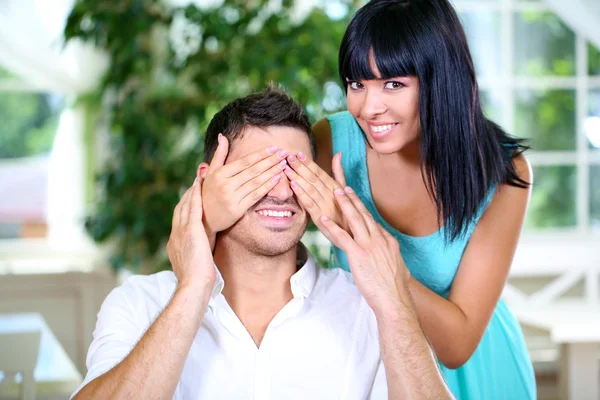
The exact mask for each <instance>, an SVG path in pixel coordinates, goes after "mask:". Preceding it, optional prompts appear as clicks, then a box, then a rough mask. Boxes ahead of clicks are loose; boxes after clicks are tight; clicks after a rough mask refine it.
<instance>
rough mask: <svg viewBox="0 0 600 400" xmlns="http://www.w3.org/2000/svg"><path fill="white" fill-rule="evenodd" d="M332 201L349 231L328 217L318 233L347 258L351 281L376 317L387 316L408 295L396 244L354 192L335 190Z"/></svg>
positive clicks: (408, 275)
mask: <svg viewBox="0 0 600 400" xmlns="http://www.w3.org/2000/svg"><path fill="white" fill-rule="evenodd" d="M335 199H336V201H337V203H338V205H339V207H340V209H341V211H342V214H343V217H344V219H345V220H346V221H347V223H348V227H349V232H350V233H351V234H350V233H348V232H346V230H344V229H342V228H340V226H339V225H338V224H337V223H335V222H334V221H332V220H331V219H329V218H327V217H323V218H321V225H322V226H323V229H321V232H322V233H323V234H324V235H325V237H327V239H329V240H330V241H331V242H332V243H333V244H334V245H336V246H337V247H339V248H340V249H342V250H343V251H344V252H345V253H346V256H347V258H348V263H349V264H350V271H351V272H352V276H353V277H354V281H355V282H356V285H357V286H358V289H359V290H360V292H361V293H362V295H363V297H364V298H365V300H366V301H367V303H368V304H369V306H370V307H371V308H372V309H373V310H374V311H375V313H376V314H378V313H380V312H381V313H383V314H382V315H386V311H385V310H386V309H388V308H390V307H394V306H395V305H396V304H397V303H398V301H399V300H400V299H401V298H403V297H404V296H405V295H406V293H408V287H407V286H408V281H409V278H410V272H409V271H408V268H407V267H406V264H405V263H404V260H403V258H402V255H401V254H400V244H399V243H398V241H397V240H396V239H395V238H394V237H393V236H392V235H391V234H390V233H389V232H388V231H386V230H385V229H384V228H383V227H382V226H381V225H380V224H378V223H377V222H376V221H375V219H373V216H372V215H371V214H370V213H369V211H368V210H367V209H366V207H365V206H364V204H363V203H362V202H361V201H360V199H359V198H358V196H357V195H356V194H355V193H354V191H353V190H352V189H351V188H350V187H349V186H347V187H346V188H345V190H342V189H336V190H335Z"/></svg>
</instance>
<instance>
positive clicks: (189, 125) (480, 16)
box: [0, 0, 600, 400]
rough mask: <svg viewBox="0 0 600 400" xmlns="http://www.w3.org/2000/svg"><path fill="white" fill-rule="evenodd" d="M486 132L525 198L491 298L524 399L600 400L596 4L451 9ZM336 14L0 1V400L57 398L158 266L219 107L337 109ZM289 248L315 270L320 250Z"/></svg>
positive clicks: (513, 0)
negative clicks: (522, 141)
mask: <svg viewBox="0 0 600 400" xmlns="http://www.w3.org/2000/svg"><path fill="white" fill-rule="evenodd" d="M452 3H453V4H454V6H455V8H456V10H457V11H458V13H459V15H460V18H461V21H462V23H463V26H464V28H465V31H466V33H467V36H468V40H469V44H470V48H471V52H472V55H473V58H474V62H475V66H476V70H477V74H478V79H479V86H480V92H481V97H482V99H483V102H484V106H485V111H486V113H487V115H488V117H489V118H490V119H492V120H494V121H495V122H497V123H498V124H499V125H501V126H502V127H503V128H504V129H506V130H507V131H508V132H509V133H512V134H514V135H516V136H518V137H523V138H528V139H530V144H531V146H532V150H531V151H530V152H529V153H528V158H529V160H530V162H531V163H532V166H533V170H534V176H535V183H534V189H533V194H532V198H531V203H530V206H529V211H528V215H527V221H526V226H525V230H524V232H523V234H522V237H521V240H520V244H519V248H518V251H517V255H516V257H515V260H514V263H513V267H512V269H511V276H510V279H509V282H508V284H507V287H506V290H505V292H504V294H503V296H504V298H505V300H506V301H507V303H508V304H509V306H510V307H511V309H512V310H513V311H514V312H515V314H516V315H517V317H518V318H519V320H520V322H521V323H522V327H523V329H524V331H525V333H526V339H527V343H528V348H529V351H530V354H531V357H532V359H533V360H534V365H535V369H536V376H537V381H538V388H539V398H540V399H559V398H561V399H567V398H569V399H577V400H579V399H598V398H600V365H599V363H598V361H599V353H598V343H600V295H599V286H600V278H599V274H598V271H599V270H600V1H598V0H570V1H568V2H565V1H564V0H456V1H453V2H452ZM362 4H364V1H350V0H302V1H300V0H295V1H285V0H278V1H276V0H254V1H233V0H232V1H223V0H121V1H119V2H115V1H110V0H53V1H52V2H50V1H47V0H0V371H2V372H0V398H18V396H20V395H23V396H25V397H24V398H26V397H29V398H33V397H32V396H37V398H42V399H65V398H68V396H69V395H70V393H71V392H72V391H73V390H74V389H75V388H76V387H77V386H78V384H79V382H80V381H81V377H82V376H83V375H84V374H85V372H86V370H85V356H86V353H87V348H88V346H89V344H90V342H91V339H92V337H91V333H92V331H93V328H94V324H95V319H96V313H97V311H98V309H99V307H100V304H101V303H102V300H103V299H104V298H105V296H106V295H107V294H108V292H109V291H110V290H111V289H112V288H113V287H114V286H115V285H117V284H119V282H121V281H122V279H123V278H124V277H126V276H128V275H129V274H131V273H152V272H156V271H159V270H161V269H166V268H168V262H167V257H166V251H165V244H166V240H167V239H168V236H169V233H170V227H171V215H172V210H173V208H174V206H175V204H176V203H177V201H178V198H179V193H180V190H181V189H182V188H184V187H187V186H189V185H190V184H191V183H192V181H193V179H194V175H195V169H196V166H197V165H198V163H199V162H200V161H201V160H202V158H201V155H202V151H203V149H202V143H203V141H202V140H203V137H202V134H203V131H204V129H205V127H206V126H207V124H208V122H209V121H210V118H211V117H212V116H213V115H214V113H215V112H216V111H218V110H219V109H220V108H221V107H222V106H223V105H225V104H226V103H228V102H229V101H231V100H232V99H233V98H236V97H239V96H244V95H246V94H248V93H249V92H251V91H253V90H260V89H262V88H264V87H265V85H266V83H267V82H269V81H275V82H280V83H282V84H283V85H284V87H285V88H286V89H287V90H288V92H289V93H290V94H292V95H293V96H294V97H295V98H296V99H297V100H299V101H300V102H301V103H302V104H303V106H304V107H305V109H306V111H307V112H308V114H309V116H310V118H311V121H312V122H315V121H316V120H318V119H319V118H321V117H323V116H325V115H327V114H329V113H333V112H336V111H340V110H344V109H345V99H344V94H343V91H342V89H341V87H340V85H339V82H338V80H339V79H338V76H337V54H338V46H339V43H340V41H341V37H342V35H343V32H344V30H345V27H346V25H347V23H348V21H349V19H350V17H351V16H352V14H353V13H354V11H355V10H356V9H357V8H358V7H360V6H361V5H362ZM303 240H304V242H305V243H306V244H307V245H309V246H310V247H311V249H312V250H313V253H314V254H315V255H316V256H317V257H318V258H319V260H320V261H321V263H322V264H323V265H326V264H327V259H328V255H329V247H328V244H327V243H326V241H325V240H324V238H323V237H322V236H321V235H320V234H319V233H318V232H316V231H315V230H314V229H311V231H309V232H307V233H306V235H305V237H304V239H303Z"/></svg>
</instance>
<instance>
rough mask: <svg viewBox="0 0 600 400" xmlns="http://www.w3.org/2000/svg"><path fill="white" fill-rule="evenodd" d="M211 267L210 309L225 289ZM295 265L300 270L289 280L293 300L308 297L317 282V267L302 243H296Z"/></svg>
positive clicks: (221, 280) (221, 279) (217, 269)
mask: <svg viewBox="0 0 600 400" xmlns="http://www.w3.org/2000/svg"><path fill="white" fill-rule="evenodd" d="M213 265H214V267H215V272H216V274H217V278H216V280H215V284H214V286H213V290H212V294H211V296H210V301H209V303H208V305H209V306H211V307H212V306H214V301H215V299H216V298H217V297H218V296H219V295H220V294H221V293H222V292H223V288H224V287H225V281H224V280H223V275H221V272H220V271H219V268H218V267H217V265H216V264H213ZM296 265H298V266H300V268H299V269H298V271H297V272H296V273H295V274H294V275H292V277H291V279H290V285H291V289H292V294H293V295H294V297H295V298H306V297H308V296H309V295H310V293H311V292H312V290H313V288H314V287H315V283H316V281H317V266H316V264H315V260H314V258H313V256H312V254H310V252H309V251H308V249H307V248H306V247H305V246H304V244H302V242H299V243H298V251H297V253H296Z"/></svg>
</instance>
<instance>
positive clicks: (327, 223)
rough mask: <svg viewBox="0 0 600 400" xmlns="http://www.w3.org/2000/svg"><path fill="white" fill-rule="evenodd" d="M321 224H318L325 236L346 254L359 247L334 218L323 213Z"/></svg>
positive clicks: (320, 219)
mask: <svg viewBox="0 0 600 400" xmlns="http://www.w3.org/2000/svg"><path fill="white" fill-rule="evenodd" d="M319 221H320V224H319V225H317V226H318V227H319V229H320V230H321V233H322V234H323V236H325V237H326V238H327V239H328V240H329V241H330V242H331V243H333V244H334V245H335V246H336V247H339V248H340V249H342V251H343V252H345V253H346V254H348V253H351V252H353V251H355V250H356V248H357V247H358V246H357V244H356V242H355V241H354V239H352V237H351V236H350V235H349V234H348V232H346V231H345V230H343V229H342V228H340V227H339V225H338V224H336V223H335V222H334V221H333V220H331V219H329V218H328V217H327V216H325V215H323V216H322V217H320V218H319Z"/></svg>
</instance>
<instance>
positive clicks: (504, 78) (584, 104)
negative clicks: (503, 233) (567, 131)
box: [452, 0, 600, 236]
mask: <svg viewBox="0 0 600 400" xmlns="http://www.w3.org/2000/svg"><path fill="white" fill-rule="evenodd" d="M452 3H453V5H454V7H455V9H456V11H457V12H458V13H459V15H460V13H462V12H477V11H494V12H498V13H499V14H500V32H499V36H500V38H499V39H500V43H501V50H500V51H501V57H500V60H501V61H500V62H501V68H500V71H501V72H500V76H492V75H486V76H479V75H478V77H477V79H478V85H479V89H480V90H483V91H486V90H493V89H494V87H495V86H497V85H498V82H502V89H501V90H502V104H501V110H500V111H501V112H500V115H501V121H497V122H499V123H501V124H502V126H503V127H505V128H506V130H507V131H508V132H509V133H514V132H516V121H515V106H516V99H515V92H516V91H517V90H520V89H527V90H536V89H542V90H551V89H569V90H573V91H574V92H575V120H576V128H575V135H576V141H575V150H573V151H533V150H531V151H529V152H527V158H528V160H529V162H530V163H531V166H532V167H538V166H574V167H575V168H576V184H575V187H576V193H575V212H576V225H575V226H572V227H553V228H536V229H526V230H524V235H526V236H537V235H542V236H543V235H545V234H548V233H550V234H553V233H561V232H562V233H564V234H566V235H567V236H570V235H571V234H575V235H577V234H581V233H591V232H592V226H591V219H590V208H591V198H590V169H591V167H592V166H596V165H600V149H590V148H589V146H588V140H587V137H586V134H585V131H584V122H585V119H586V118H587V116H588V110H589V93H590V91H592V90H600V76H589V75H588V43H590V42H589V41H588V40H586V39H585V38H584V37H583V36H582V35H581V34H579V33H578V32H577V31H575V30H573V29H572V28H571V27H570V26H569V25H568V24H566V22H564V21H563V23H565V24H566V25H567V26H568V28H569V29H571V30H572V31H573V33H574V36H575V58H576V59H575V75H574V76H570V77H564V76H560V77H559V76H546V77H528V76H522V75H517V74H516V73H515V64H514V50H515V49H514V32H515V31H514V18H515V13H517V12H521V11H536V12H548V13H552V14H554V15H556V14H555V13H554V12H553V10H552V9H551V8H550V6H549V5H548V4H547V3H546V2H545V1H543V0H538V1H531V2H529V1H528V2H522V1H519V0H497V1H493V2H491V1H489V0H487V1H485V0H454V1H453V2H452ZM556 16H557V17H558V18H560V16H559V15H556ZM561 20H562V19H561ZM534 179H535V177H534Z"/></svg>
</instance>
